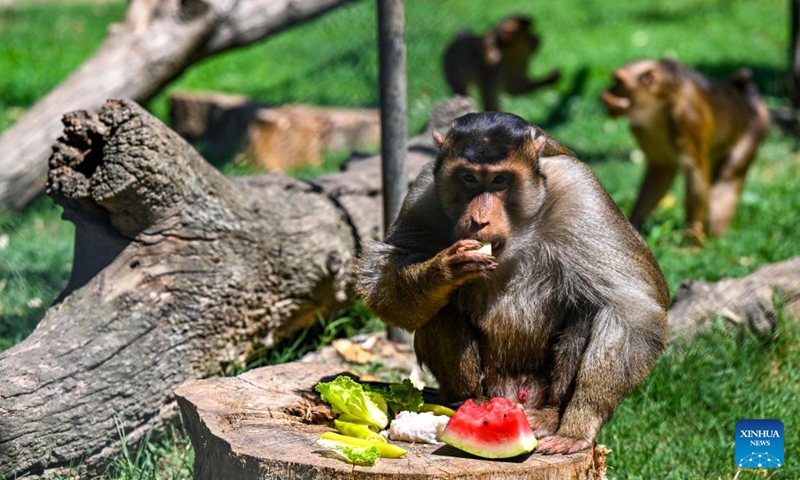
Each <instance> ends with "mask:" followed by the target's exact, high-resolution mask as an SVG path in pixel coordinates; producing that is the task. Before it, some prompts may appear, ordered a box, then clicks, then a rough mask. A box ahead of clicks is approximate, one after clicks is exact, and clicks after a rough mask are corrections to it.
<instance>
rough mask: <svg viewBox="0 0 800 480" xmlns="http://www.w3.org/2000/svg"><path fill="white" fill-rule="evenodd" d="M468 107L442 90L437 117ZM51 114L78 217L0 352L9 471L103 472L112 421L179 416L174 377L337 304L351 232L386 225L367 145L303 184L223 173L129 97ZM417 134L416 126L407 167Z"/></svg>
mask: <svg viewBox="0 0 800 480" xmlns="http://www.w3.org/2000/svg"><path fill="white" fill-rule="evenodd" d="M453 105H456V107H458V106H459V105H461V107H464V108H467V110H464V109H463V108H461V107H458V108H452V106H453ZM472 109H473V106H472V103H471V102H463V101H461V103H459V101H455V103H453V102H450V103H447V104H444V106H443V107H442V108H439V109H438V110H435V112H434V115H433V120H432V124H433V125H434V126H438V128H442V127H444V128H447V125H449V123H450V122H451V121H452V119H453V118H454V116H455V115H458V114H463V113H466V112H467V111H470V110H472ZM436 112H439V115H448V114H452V115H454V116H449V117H448V118H446V119H445V118H440V119H438V120H437V118H436V115H437V113H436ZM64 124H65V126H66V128H65V130H64V134H63V136H62V137H61V138H60V139H59V141H58V143H57V144H56V145H55V146H54V154H53V155H52V157H51V158H50V167H51V169H50V174H49V179H48V192H49V194H50V195H51V196H52V197H53V198H54V199H55V200H56V201H57V202H58V203H59V204H60V205H62V206H63V207H64V217H65V218H66V219H68V220H70V221H72V222H73V223H75V225H76V241H75V256H74V265H73V271H72V274H71V277H70V280H69V283H68V285H67V287H66V289H65V290H64V292H63V293H62V294H61V296H60V297H59V299H57V300H56V302H55V303H54V305H53V306H52V307H51V308H50V309H49V310H48V311H47V312H46V314H45V317H44V319H42V321H41V322H40V324H39V325H38V326H37V328H36V330H35V331H34V332H33V333H32V334H31V335H30V336H29V337H28V338H27V339H26V340H25V341H24V342H22V343H21V344H19V345H17V346H16V347H14V348H12V349H10V350H7V351H5V352H3V353H0V476H2V475H5V476H6V478H22V477H25V478H44V477H52V476H53V475H55V474H56V473H63V472H64V471H66V470H67V469H69V468H70V466H73V467H74V466H75V465H77V464H79V463H81V462H82V463H81V466H80V469H81V471H83V470H85V471H87V472H99V471H101V470H102V467H103V465H104V462H105V461H107V460H108V458H110V457H111V456H113V455H114V454H116V453H117V452H118V449H119V441H118V438H119V434H118V432H117V424H118V425H119V426H120V428H121V429H122V430H123V431H124V433H125V436H126V438H127V439H128V441H129V442H130V443H131V444H132V445H133V444H134V443H135V442H136V441H137V440H139V439H141V438H142V437H143V435H144V434H145V433H146V432H147V431H148V430H149V429H151V428H153V427H156V426H159V425H163V424H164V423H166V422H168V421H170V420H172V419H174V417H175V413H176V406H175V399H174V397H173V396H172V390H173V389H175V388H176V387H178V386H179V385H180V384H182V383H184V382H185V381H187V380H191V379H196V378H201V377H205V376H207V375H209V374H210V373H213V372H215V371H219V370H220V369H221V366H224V365H225V364H228V363H230V362H241V361H242V359H244V358H245V357H246V356H247V355H248V353H250V352H251V351H252V350H253V349H255V348H258V347H259V346H264V345H267V346H269V345H271V344H272V343H273V341H274V340H275V339H277V338H280V337H282V336H285V335H288V334H290V333H293V332H295V331H297V330H299V329H302V328H304V327H305V326H307V325H309V324H310V323H312V322H314V321H315V320H316V318H317V316H318V315H327V314H328V313H330V312H331V311H333V310H335V309H336V308H338V307H340V306H341V305H343V304H344V302H346V301H347V298H348V287H349V285H350V283H351V278H352V272H351V264H352V260H353V257H354V256H355V255H356V252H357V248H358V245H359V244H360V242H361V241H363V240H365V239H368V238H379V237H381V236H382V234H383V227H382V224H381V215H380V211H381V208H380V205H381V195H380V173H379V170H380V158H379V157H377V156H376V157H371V158H367V159H356V160H353V161H351V162H349V163H348V165H347V168H348V170H347V171H346V172H343V173H341V174H335V175H329V176H326V177H323V178H320V179H318V180H316V181H314V182H308V181H301V180H294V179H290V178H288V177H285V176H282V175H278V174H273V175H264V176H258V177H249V178H243V179H237V180H235V181H230V180H228V179H226V178H224V177H223V176H221V175H220V174H219V172H218V171H217V170H215V169H214V168H213V167H211V166H210V165H209V164H208V163H206V162H205V161H204V160H203V159H202V158H201V157H200V156H199V155H198V154H197V153H196V152H195V151H194V150H193V149H192V148H191V147H190V146H189V145H188V143H186V142H185V141H184V140H183V139H182V138H180V136H178V135H177V134H176V133H174V132H173V131H171V130H170V129H168V128H167V127H166V126H165V125H163V124H162V123H160V122H159V121H158V120H157V119H156V118H154V117H152V116H151V115H149V114H148V113H147V112H146V111H145V110H144V109H142V108H141V107H139V106H138V105H136V104H134V103H132V102H130V101H125V100H110V101H108V102H107V103H106V104H105V106H104V107H103V109H102V111H101V112H100V113H99V114H97V113H90V112H86V111H82V112H75V113H71V114H68V115H66V116H65V118H64ZM428 139H429V135H427V134H426V136H423V137H421V138H418V139H416V140H414V141H412V142H411V145H412V150H411V151H410V152H409V179H410V178H412V177H413V176H415V175H416V174H417V173H418V172H419V170H420V169H421V167H422V165H423V164H424V163H426V162H428V161H430V160H431V159H432V157H433V155H434V153H435V150H434V149H433V148H432V145H431V143H430V140H428ZM73 472H74V470H73Z"/></svg>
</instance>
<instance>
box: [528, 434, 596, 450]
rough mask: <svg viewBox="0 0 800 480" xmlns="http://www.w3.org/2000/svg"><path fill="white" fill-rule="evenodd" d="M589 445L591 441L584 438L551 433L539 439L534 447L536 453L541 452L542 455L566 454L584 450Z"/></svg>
mask: <svg viewBox="0 0 800 480" xmlns="http://www.w3.org/2000/svg"><path fill="white" fill-rule="evenodd" d="M590 446H592V442H590V441H588V440H586V439H584V438H571V437H562V436H560V435H552V436H549V437H545V438H542V439H539V447H537V448H536V453H541V454H542V455H555V454H557V453H562V454H564V455H568V454H570V453H575V452H580V451H581V450H586V449H587V448H589V447H590Z"/></svg>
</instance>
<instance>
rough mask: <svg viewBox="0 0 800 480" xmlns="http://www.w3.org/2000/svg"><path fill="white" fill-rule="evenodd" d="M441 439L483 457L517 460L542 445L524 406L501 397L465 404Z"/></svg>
mask: <svg viewBox="0 0 800 480" xmlns="http://www.w3.org/2000/svg"><path fill="white" fill-rule="evenodd" d="M439 439H440V440H442V441H443V442H445V443H448V444H450V445H452V446H454V447H456V448H458V449H459V450H463V451H465V452H467V453H471V454H473V455H477V456H479V457H483V458H510V457H515V456H517V455H521V454H523V453H528V452H532V451H533V449H534V448H536V447H537V446H538V445H539V442H538V441H537V440H536V437H535V436H534V435H533V431H532V430H531V426H530V424H529V423H528V419H527V417H525V410H524V409H523V408H522V405H520V404H518V403H514V402H512V401H511V400H508V399H506V398H500V397H498V398H493V399H492V400H491V401H489V402H487V403H484V404H482V405H477V404H475V402H473V401H472V400H467V401H466V402H464V405H462V406H461V408H459V409H458V410H457V411H456V414H455V415H453V417H452V418H450V421H449V422H447V426H446V427H445V428H444V431H443V432H442V434H441V435H440V436H439Z"/></svg>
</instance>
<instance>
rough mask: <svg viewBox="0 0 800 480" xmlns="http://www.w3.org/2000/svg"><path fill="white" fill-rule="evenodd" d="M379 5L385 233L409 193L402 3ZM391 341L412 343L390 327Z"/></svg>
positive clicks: (388, 1) (380, 0)
mask: <svg viewBox="0 0 800 480" xmlns="http://www.w3.org/2000/svg"><path fill="white" fill-rule="evenodd" d="M377 2H378V57H379V61H378V64H379V75H380V76H379V81H380V98H381V99H380V102H381V167H382V174H381V177H382V181H383V225H384V230H387V229H388V228H389V225H391V223H392V222H393V221H394V220H395V219H396V218H397V214H398V213H399V212H400V205H401V204H402V203H403V199H404V198H405V196H406V193H407V191H408V170H407V168H406V152H407V145H406V143H407V136H408V125H407V119H406V110H407V99H406V42H405V26H406V19H405V12H404V11H403V0H377ZM388 336H389V339H390V340H393V341H397V342H406V343H407V342H409V341H410V339H411V335H410V334H409V333H408V332H406V331H405V330H402V329H400V328H395V327H389V329H388Z"/></svg>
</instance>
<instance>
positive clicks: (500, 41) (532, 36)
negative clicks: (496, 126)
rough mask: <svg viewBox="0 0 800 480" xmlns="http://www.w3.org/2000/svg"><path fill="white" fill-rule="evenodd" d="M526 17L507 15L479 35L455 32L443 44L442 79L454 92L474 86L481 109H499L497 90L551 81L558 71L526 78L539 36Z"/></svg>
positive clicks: (527, 88) (521, 90) (528, 88)
mask: <svg viewBox="0 0 800 480" xmlns="http://www.w3.org/2000/svg"><path fill="white" fill-rule="evenodd" d="M532 26H533V25H532V22H531V20H530V19H529V18H527V17H509V18H506V19H504V20H502V21H501V22H500V23H498V24H497V26H495V27H494V28H492V29H491V30H489V31H488V32H486V33H484V34H483V35H473V34H469V33H463V32H462V33H460V34H458V35H457V36H456V37H455V38H454V39H453V40H452V42H451V43H450V45H448V46H447V49H446V50H445V52H444V57H443V63H444V73H445V79H446V80H447V83H448V85H450V88H451V89H452V91H453V93H455V94H457V95H467V94H468V93H469V92H468V89H469V87H470V86H473V85H474V86H476V87H477V89H478V91H479V92H480V95H481V99H482V101H483V109H484V110H487V111H500V94H501V93H508V94H511V95H523V94H526V93H531V92H534V91H536V90H538V89H540V88H542V87H545V86H547V85H551V84H553V83H555V82H557V81H558V79H559V78H561V72H559V71H558V70H553V71H551V72H550V73H549V74H548V75H547V76H546V77H543V78H540V79H533V78H528V74H527V70H528V61H529V59H530V57H531V56H532V55H533V54H534V53H535V52H536V50H538V48H539V44H540V40H539V36H538V35H536V33H534V31H533V29H532Z"/></svg>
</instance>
